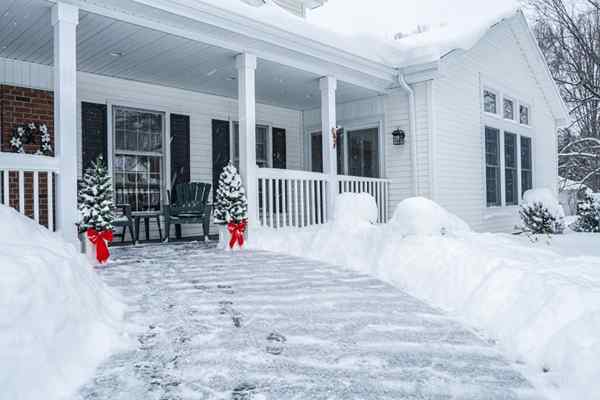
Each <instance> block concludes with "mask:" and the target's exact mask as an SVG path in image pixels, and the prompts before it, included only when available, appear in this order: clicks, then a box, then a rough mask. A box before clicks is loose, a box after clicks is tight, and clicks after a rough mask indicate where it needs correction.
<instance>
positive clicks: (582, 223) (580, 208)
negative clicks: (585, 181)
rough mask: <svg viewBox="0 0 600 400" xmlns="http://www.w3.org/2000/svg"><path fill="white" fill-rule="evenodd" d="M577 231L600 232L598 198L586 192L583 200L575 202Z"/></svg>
mask: <svg viewBox="0 0 600 400" xmlns="http://www.w3.org/2000/svg"><path fill="white" fill-rule="evenodd" d="M575 229H576V230H577V231H579V232H594V233H599V232H600V198H597V197H594V195H593V194H592V193H589V192H586V193H585V195H584V198H583V200H581V201H580V202H579V203H578V204H577V223H576V224H575Z"/></svg>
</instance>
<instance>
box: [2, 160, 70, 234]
mask: <svg viewBox="0 0 600 400" xmlns="http://www.w3.org/2000/svg"><path fill="white" fill-rule="evenodd" d="M58 161H59V160H58V158H55V157H46V156H38V155H31V154H19V153H5V152H0V177H1V180H0V201H1V202H2V204H4V205H7V206H11V205H12V206H14V207H15V208H16V209H17V210H18V211H19V212H20V213H21V214H24V215H28V216H29V217H32V218H33V219H34V220H35V221H36V222H38V223H40V222H44V221H41V216H42V214H44V216H45V217H46V218H45V219H46V221H45V222H46V223H47V226H48V229H50V230H54V179H53V178H54V174H57V173H58V171H59V167H58V165H59V164H58ZM40 188H42V192H45V196H40ZM11 199H12V201H11ZM29 205H31V208H30V207H28V206H29ZM42 212H43V213H42Z"/></svg>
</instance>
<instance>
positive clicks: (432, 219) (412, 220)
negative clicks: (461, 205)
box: [390, 197, 471, 236]
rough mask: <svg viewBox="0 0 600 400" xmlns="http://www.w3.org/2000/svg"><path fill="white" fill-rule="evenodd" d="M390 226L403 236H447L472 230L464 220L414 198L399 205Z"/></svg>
mask: <svg viewBox="0 0 600 400" xmlns="http://www.w3.org/2000/svg"><path fill="white" fill-rule="evenodd" d="M390 225H392V226H393V228H394V232H395V233H397V234H400V235H403V236H406V235H446V234H450V233H455V232H469V231H470V230H471V228H469V225H467V223H466V222H464V221H463V220H462V219H460V218H458V217H457V216H456V215H454V214H451V213H449V212H448V211H446V210H445V209H444V208H443V207H441V206H439V205H438V204H437V203H434V202H433V201H431V200H429V199H425V198H423V197H413V198H410V199H406V200H404V201H402V202H401V203H400V204H398V207H396V211H395V212H394V215H393V217H392V219H391V221H390Z"/></svg>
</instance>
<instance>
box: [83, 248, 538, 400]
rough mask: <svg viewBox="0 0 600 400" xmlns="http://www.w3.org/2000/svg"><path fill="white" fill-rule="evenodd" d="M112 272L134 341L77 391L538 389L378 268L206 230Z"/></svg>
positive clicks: (218, 394) (138, 251)
mask: <svg viewBox="0 0 600 400" xmlns="http://www.w3.org/2000/svg"><path fill="white" fill-rule="evenodd" d="M114 260H115V261H114V262H113V263H112V264H110V265H109V266H108V267H106V268H104V269H102V270H100V274H101V276H102V277H103V278H104V280H105V281H106V282H107V283H108V284H109V285H110V286H112V287H114V288H116V289H117V290H118V291H120V292H121V293H122V294H123V295H124V297H125V299H126V301H127V302H128V303H129V305H130V306H131V307H130V311H129V313H128V320H129V321H130V322H132V323H134V324H135V325H136V326H137V329H138V330H139V332H138V333H137V335H138V336H137V340H138V345H137V348H136V349H134V350H132V351H130V352H126V353H122V354H119V355H116V356H114V357H112V358H110V359H109V360H108V361H107V362H106V363H105V364H104V365H102V366H101V367H100V369H99V370H98V373H97V376H96V377H95V379H94V380H93V381H92V382H90V383H89V384H88V385H86V386H85V387H84V388H82V389H81V391H80V394H79V397H80V398H83V399H94V400H96V399H101V400H109V399H110V400H119V399H123V400H125V399H126V400H146V399H164V400H166V399H173V400H174V399H235V400H242V399H243V400H246V399H248V400H250V399H255V400H259V399H260V400H263V399H273V400H287V399H298V400H313V399H328V400H329V399H344V400H351V399H486V400H488V399H532V398H535V399H538V398H540V397H539V396H537V395H536V394H535V393H534V392H533V389H532V388H531V385H530V384H529V383H528V382H527V380H525V379H524V378H523V376H521V375H520V374H519V373H518V372H516V371H515V369H514V368H513V367H512V366H511V365H509V364H508V363H507V361H506V360H504V359H503V358H502V357H501V356H499V355H498V353H497V351H496V350H495V349H494V348H493V346H492V345H491V344H488V343H487V342H485V341H483V340H482V339H480V338H479V337H478V336H476V335H475V334H473V333H472V332H471V331H469V330H467V329H465V328H464V327H462V326H461V325H460V324H459V323H457V322H456V321H454V320H452V319H450V318H448V317H446V316H444V315H443V314H442V313H440V312H439V311H438V310H436V309H433V308H431V307H429V306H428V305H426V304H424V303H423V302H421V301H419V300H417V299H415V298H413V297H411V296H409V295H407V294H405V293H404V292H402V291H401V290H398V289H395V288H393V287H391V286H389V285H387V284H384V283H382V282H380V281H378V280H377V279H374V278H372V277H369V276H365V275H360V274H357V273H354V272H349V271H345V270H342V269H340V268H337V267H332V266H328V265H325V264H322V263H319V262H314V261H307V260H303V259H298V258H294V257H287V256H282V255H275V254H270V253H265V252H253V251H248V252H236V253H225V252H221V251H218V250H216V249H213V248H210V247H206V246H204V245H202V244H198V243H187V244H180V245H156V246H140V247H130V248H120V249H115V250H114Z"/></svg>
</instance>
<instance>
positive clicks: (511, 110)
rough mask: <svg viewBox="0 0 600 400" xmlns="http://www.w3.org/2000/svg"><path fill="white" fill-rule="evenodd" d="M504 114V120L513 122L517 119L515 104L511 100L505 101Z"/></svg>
mask: <svg viewBox="0 0 600 400" xmlns="http://www.w3.org/2000/svg"><path fill="white" fill-rule="evenodd" d="M503 105H504V106H503V113H504V118H506V119H510V120H511V121H512V120H514V119H515V102H514V101H512V100H511V99H503Z"/></svg>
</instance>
